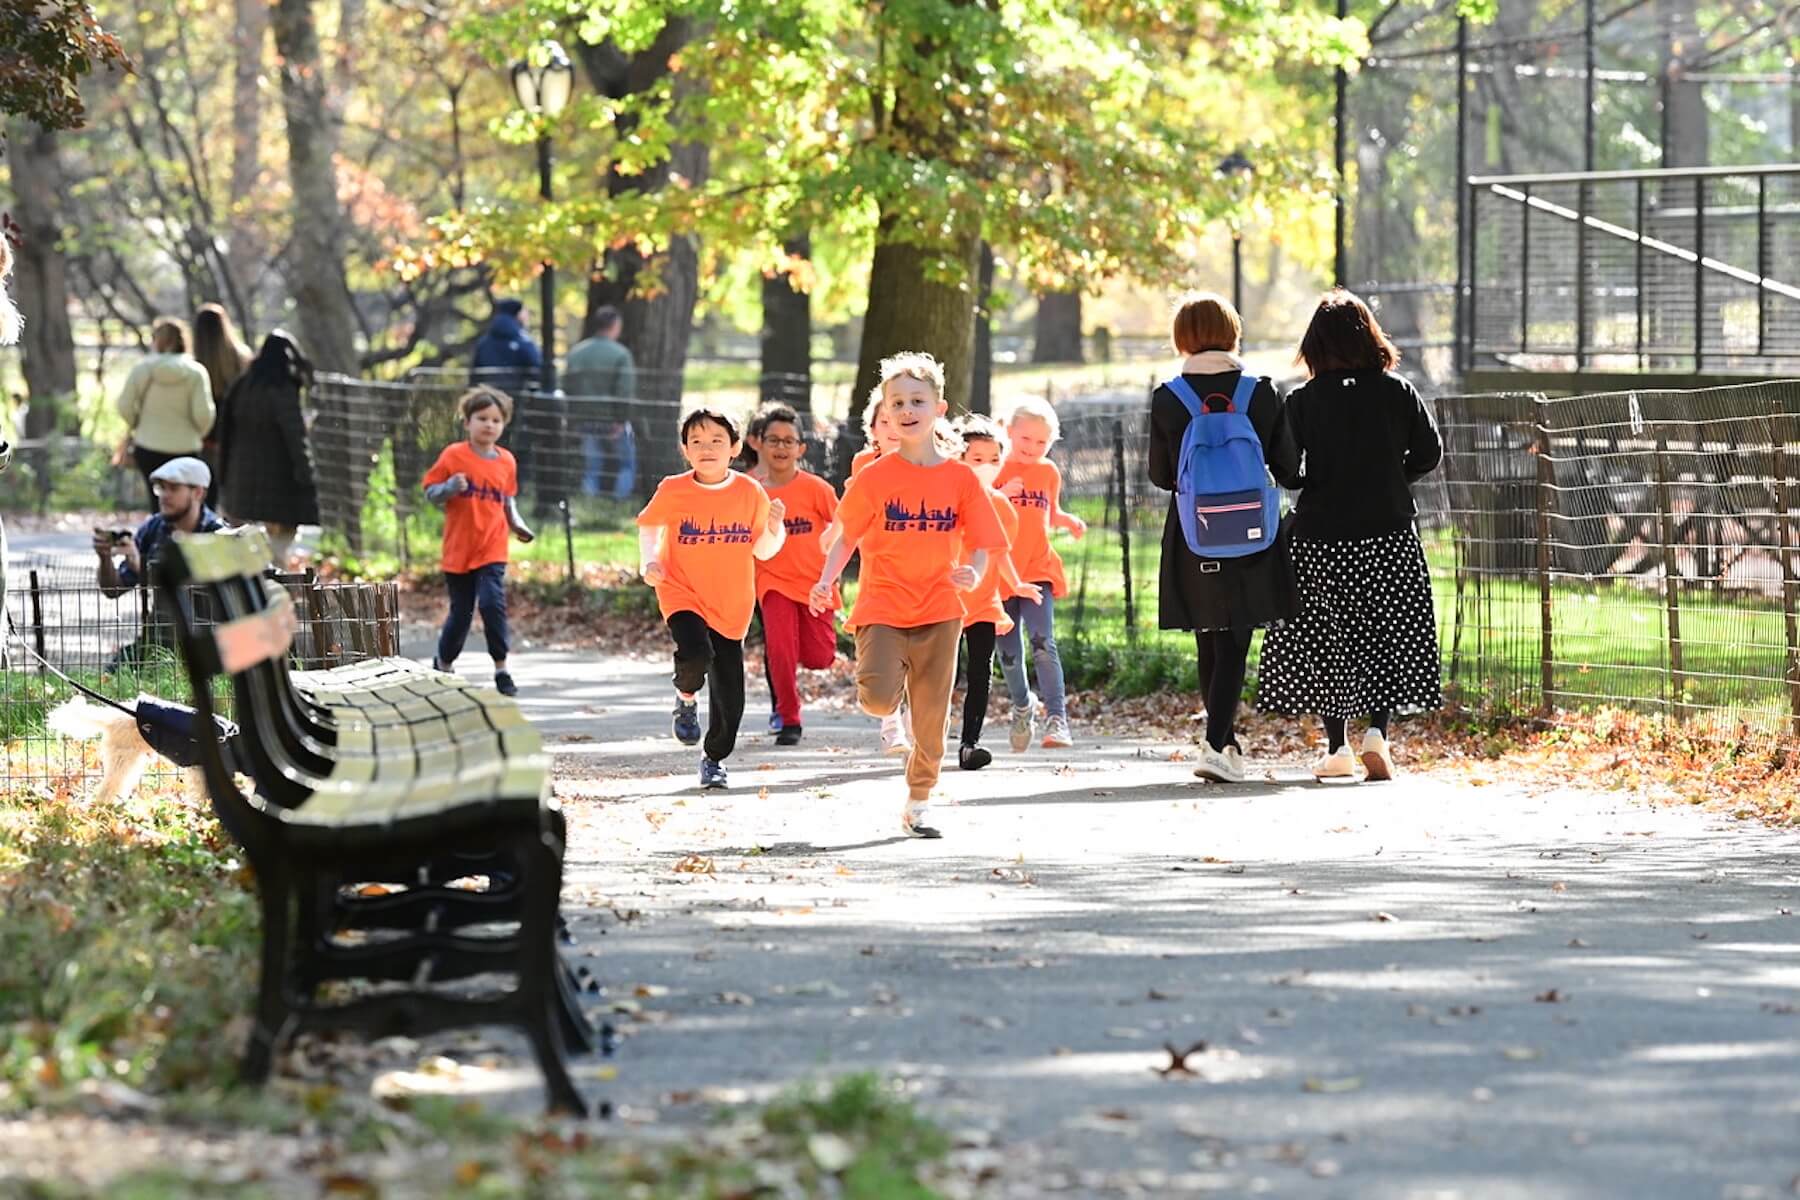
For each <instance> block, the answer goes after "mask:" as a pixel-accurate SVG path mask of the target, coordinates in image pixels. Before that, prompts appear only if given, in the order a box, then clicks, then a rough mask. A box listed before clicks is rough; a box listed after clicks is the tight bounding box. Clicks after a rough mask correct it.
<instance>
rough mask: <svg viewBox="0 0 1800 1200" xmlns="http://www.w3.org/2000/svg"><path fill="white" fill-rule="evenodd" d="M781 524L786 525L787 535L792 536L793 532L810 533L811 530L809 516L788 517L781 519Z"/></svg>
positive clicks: (811, 524) (811, 525)
mask: <svg viewBox="0 0 1800 1200" xmlns="http://www.w3.org/2000/svg"><path fill="white" fill-rule="evenodd" d="M782 524H783V525H785V526H787V531H788V536H789V537H793V536H794V535H795V534H800V533H811V532H812V531H813V523H812V518H811V517H788V518H787V519H785V520H783V521H782Z"/></svg>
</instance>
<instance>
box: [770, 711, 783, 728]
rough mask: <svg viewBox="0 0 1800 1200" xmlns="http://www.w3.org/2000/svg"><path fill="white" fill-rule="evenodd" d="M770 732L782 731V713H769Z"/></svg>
mask: <svg viewBox="0 0 1800 1200" xmlns="http://www.w3.org/2000/svg"><path fill="white" fill-rule="evenodd" d="M769 732H770V733H780V732H781V714H780V713H778V712H772V713H770V714H769Z"/></svg>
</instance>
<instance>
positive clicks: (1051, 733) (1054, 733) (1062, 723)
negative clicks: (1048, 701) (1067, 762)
mask: <svg viewBox="0 0 1800 1200" xmlns="http://www.w3.org/2000/svg"><path fill="white" fill-rule="evenodd" d="M1074 744H1075V739H1074V738H1072V737H1070V736H1069V718H1067V717H1049V718H1046V719H1045V721H1044V743H1043V745H1044V749H1046V750H1067V749H1068V748H1069V747H1070V746H1073V745H1074Z"/></svg>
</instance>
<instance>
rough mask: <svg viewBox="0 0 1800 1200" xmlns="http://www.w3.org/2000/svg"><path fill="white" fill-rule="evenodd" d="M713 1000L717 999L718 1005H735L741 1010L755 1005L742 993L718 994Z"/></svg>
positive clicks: (752, 1000)
mask: <svg viewBox="0 0 1800 1200" xmlns="http://www.w3.org/2000/svg"><path fill="white" fill-rule="evenodd" d="M715 999H717V1000H718V1002H719V1003H720V1004H736V1005H739V1006H741V1007H743V1008H749V1007H750V1006H751V1005H753V1004H755V1003H756V1001H755V1000H754V999H753V998H751V997H749V996H746V995H745V994H744V993H742V992H720V993H719V994H718V996H717V997H715Z"/></svg>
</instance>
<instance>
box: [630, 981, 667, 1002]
mask: <svg viewBox="0 0 1800 1200" xmlns="http://www.w3.org/2000/svg"><path fill="white" fill-rule="evenodd" d="M631 994H632V995H634V996H639V997H642V998H643V999H645V1000H649V999H652V998H653V997H656V996H666V995H668V994H669V989H668V988H666V987H664V986H663V985H662V984H660V983H640V984H638V985H637V986H636V987H635V988H633V989H631Z"/></svg>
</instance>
